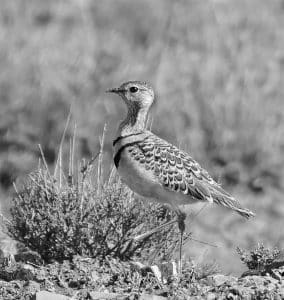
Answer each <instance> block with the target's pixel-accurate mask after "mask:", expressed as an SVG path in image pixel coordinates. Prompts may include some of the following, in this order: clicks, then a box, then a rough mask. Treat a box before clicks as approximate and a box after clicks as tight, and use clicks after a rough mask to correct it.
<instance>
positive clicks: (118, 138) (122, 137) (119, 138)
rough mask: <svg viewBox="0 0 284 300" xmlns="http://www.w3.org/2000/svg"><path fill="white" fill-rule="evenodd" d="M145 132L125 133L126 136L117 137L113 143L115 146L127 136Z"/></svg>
mask: <svg viewBox="0 0 284 300" xmlns="http://www.w3.org/2000/svg"><path fill="white" fill-rule="evenodd" d="M142 133H143V132H137V133H131V134H128V135H124V136H119V137H117V138H116V139H115V140H114V141H113V142H112V145H113V146H115V144H116V143H117V142H118V141H120V140H122V139H124V138H127V137H130V136H135V135H139V134H142Z"/></svg>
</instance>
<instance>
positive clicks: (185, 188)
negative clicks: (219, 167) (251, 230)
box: [128, 134, 253, 217]
mask: <svg viewBox="0 0 284 300" xmlns="http://www.w3.org/2000/svg"><path fill="white" fill-rule="evenodd" d="M128 151H129V153H130V154H131V156H132V157H133V158H134V159H135V160H136V161H138V162H139V163H140V164H141V165H143V166H144V167H145V169H146V170H151V171H153V172H154V174H155V176H156V177H157V178H158V181H159V182H160V184H161V185H162V186H163V187H164V188H165V189H168V190H171V191H174V192H181V193H183V194H185V195H189V196H191V197H192V198H193V199H196V200H198V201H205V202H206V201H207V202H215V203H216V204H219V205H222V206H226V207H229V208H231V209H233V210H235V211H237V212H238V213H239V214H241V215H242V216H244V217H250V216H252V215H253V214H252V213H251V212H250V211H249V210H247V209H245V208H242V207H241V205H240V204H239V202H238V201H237V200H235V199H234V198H233V197H232V196H231V195H229V194H228V193H227V192H226V191H224V190H223V189H222V188H221V186H220V185H219V184H218V183H216V182H215V181H214V180H213V179H212V177H211V176H210V175H209V174H208V172H207V171H206V170H204V169H203V168H202V167H201V166H200V165H199V164H198V163H197V162H196V161H195V160H194V159H193V158H192V157H190V156H189V155H188V154H187V153H186V152H184V151H181V150H179V149H178V148H177V147H176V146H174V145H172V144H170V143H168V142H167V141H165V140H163V139H161V138H159V137H157V136H155V135H153V134H150V135H149V136H148V137H147V138H145V139H144V140H143V141H141V142H137V143H136V144H135V146H133V147H129V148H128Z"/></svg>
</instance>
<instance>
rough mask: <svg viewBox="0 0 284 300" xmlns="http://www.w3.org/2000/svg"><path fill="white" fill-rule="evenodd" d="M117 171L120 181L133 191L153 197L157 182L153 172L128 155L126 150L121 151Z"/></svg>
mask: <svg viewBox="0 0 284 300" xmlns="http://www.w3.org/2000/svg"><path fill="white" fill-rule="evenodd" d="M118 173H119V175H120V177H121V179H122V181H123V182H124V183H125V184H126V185H127V186H128V187H129V188H130V189H131V190H132V191H134V192H135V193H137V194H139V195H141V196H143V197H150V198H151V197H154V196H155V195H154V190H155V189H156V188H157V187H158V185H159V183H158V181H157V179H156V178H155V177H154V176H153V173H152V172H151V171H150V170H149V171H147V170H146V169H145V168H144V166H143V165H141V164H140V163H139V162H137V161H136V160H134V159H133V158H132V157H130V155H129V153H128V152H127V151H123V152H122V153H121V158H120V161H119V165H118Z"/></svg>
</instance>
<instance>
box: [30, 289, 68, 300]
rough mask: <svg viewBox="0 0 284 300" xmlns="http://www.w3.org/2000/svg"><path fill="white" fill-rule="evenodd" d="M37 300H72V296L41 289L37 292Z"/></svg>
mask: <svg viewBox="0 0 284 300" xmlns="http://www.w3.org/2000/svg"><path fill="white" fill-rule="evenodd" d="M35 300H71V298H69V297H67V296H64V295H60V294H55V293H50V292H47V291H40V292H37V293H36V296H35Z"/></svg>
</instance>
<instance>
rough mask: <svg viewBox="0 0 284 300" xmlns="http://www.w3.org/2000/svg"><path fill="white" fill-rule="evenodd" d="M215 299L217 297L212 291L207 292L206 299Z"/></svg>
mask: <svg viewBox="0 0 284 300" xmlns="http://www.w3.org/2000/svg"><path fill="white" fill-rule="evenodd" d="M215 299H217V298H216V295H215V294H214V293H208V294H207V296H206V300H215Z"/></svg>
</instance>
